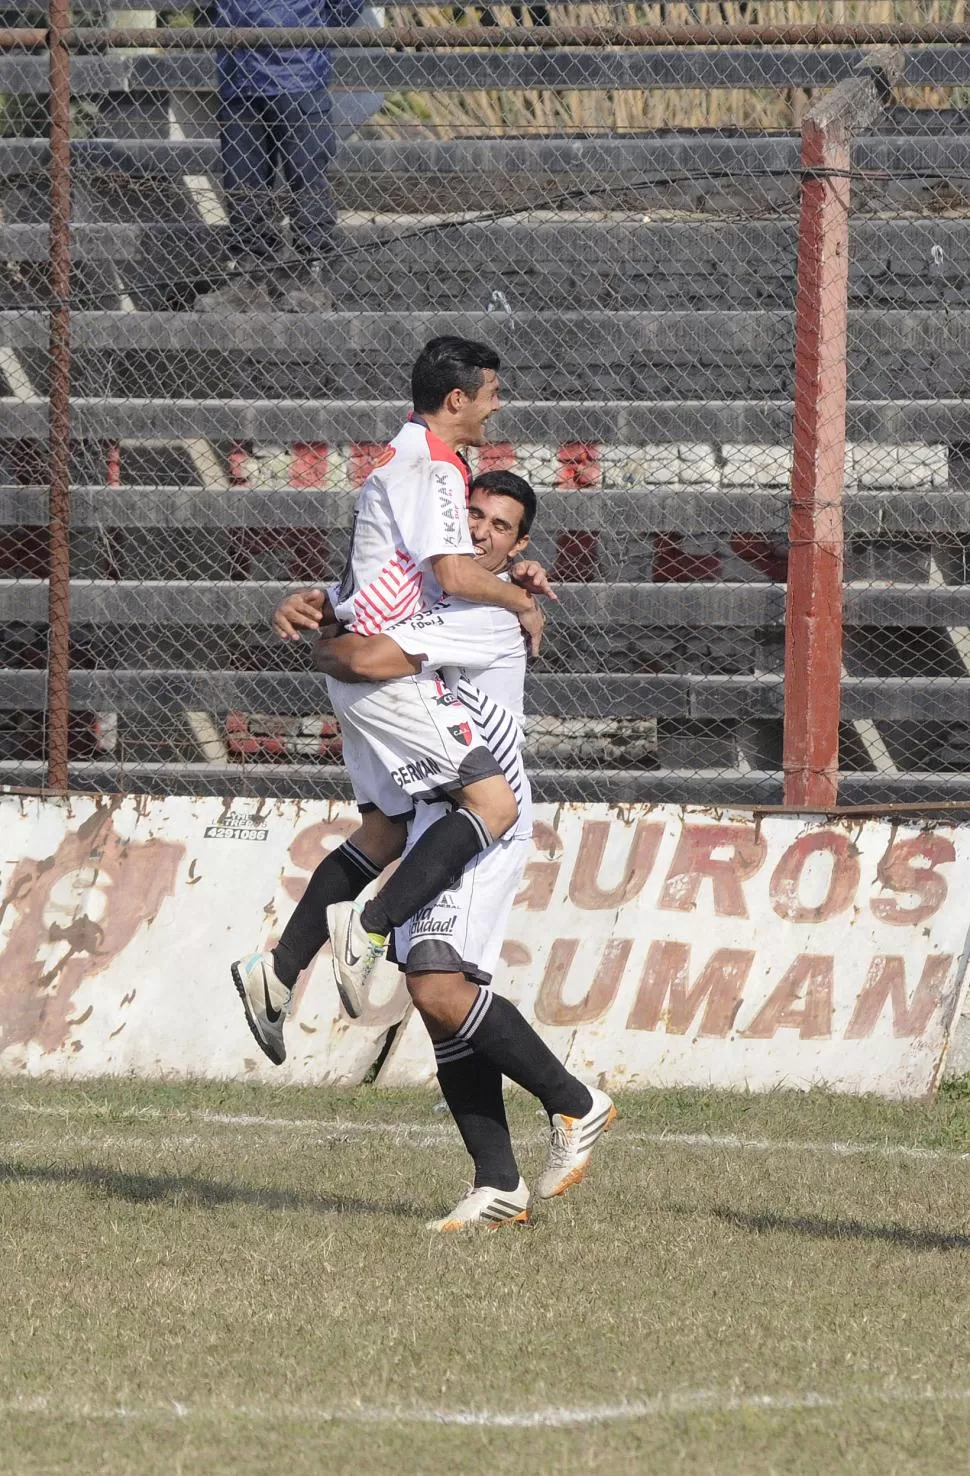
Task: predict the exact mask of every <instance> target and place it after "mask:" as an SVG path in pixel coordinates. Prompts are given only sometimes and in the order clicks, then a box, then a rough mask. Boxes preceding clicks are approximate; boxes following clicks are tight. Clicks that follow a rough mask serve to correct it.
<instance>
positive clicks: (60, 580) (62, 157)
mask: <svg viewBox="0 0 970 1476" xmlns="http://www.w3.org/2000/svg"><path fill="white" fill-rule="evenodd" d="M69 5H70V0H50V28H49V30H48V32H47V44H48V53H49V64H50V155H51V163H50V193H51V203H50V293H51V304H50V340H49V341H50V401H49V406H48V458H49V462H48V464H49V472H50V512H49V522H48V528H49V535H50V542H49V547H50V569H49V576H50V584H49V591H48V600H49V622H50V623H49V633H48V652H47V784H48V788H50V789H58V790H66V789H67V787H68V763H67V759H68V754H67V739H68V715H69V698H68V680H69V672H70V651H69V640H70V585H71V561H70V548H69V542H68V539H69V528H70V510H71V492H70V395H71V347H70V306H69V294H70V288H71V242H70V219H71V163H70V132H71V72H70V66H71V59H70V52H69V50H68V47H67V41H66V33H67V29H68V23H69V20H70V10H69Z"/></svg>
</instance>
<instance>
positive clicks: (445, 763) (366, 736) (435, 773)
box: [327, 672, 503, 816]
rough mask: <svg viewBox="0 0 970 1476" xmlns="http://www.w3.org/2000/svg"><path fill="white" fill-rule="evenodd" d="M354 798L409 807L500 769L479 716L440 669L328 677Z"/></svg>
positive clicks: (391, 808) (399, 809)
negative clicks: (372, 678)
mask: <svg viewBox="0 0 970 1476" xmlns="http://www.w3.org/2000/svg"><path fill="white" fill-rule="evenodd" d="M327 687H328V690H329V693H330V701H331V703H332V705H333V710H334V714H335V716H336V718H337V721H338V722H339V723H340V735H341V739H342V741H343V759H344V765H345V767H346V769H347V773H348V774H349V775H350V781H351V784H352V785H353V789H354V797H355V799H356V800H357V803H358V804H360V805H363V806H364V807H365V808H366V807H368V806H376V808H377V809H379V810H382V811H383V812H384V814H385V815H391V816H396V815H406V814H408V813H409V812H410V810H411V808H412V802H413V801H414V800H415V799H430V800H436V799H439V798H444V797H445V796H446V795H449V794H451V793H453V792H454V791H455V790H457V789H462V788H464V786H465V785H466V784H474V783H475V782H476V781H477V780H479V779H488V778H491V777H492V776H493V775H496V774H501V773H502V772H503V770H502V766H501V764H500V763H499V762H498V760H497V759H496V758H495V756H494V755H493V754H492V752H491V750H490V749H489V747H488V745H487V744H486V743H485V741H484V739H483V736H482V733H481V732H480V730H479V727H478V724H477V722H476V719H475V718H474V716H473V714H472V713H471V712H469V711H468V710H467V709H466V708H465V707H464V706H463V704H462V703H461V702H460V701H459V700H458V699H457V698H456V697H455V695H454V694H453V693H452V692H450V691H449V690H448V688H447V687H446V686H445V684H444V682H443V681H442V680H441V678H440V677H439V676H438V674H437V672H428V673H424V674H422V675H420V676H408V677H399V678H397V680H396V681H392V682H380V683H370V682H355V683H351V682H336V681H333V680H330V681H328V683H327Z"/></svg>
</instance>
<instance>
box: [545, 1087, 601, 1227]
mask: <svg viewBox="0 0 970 1476" xmlns="http://www.w3.org/2000/svg"><path fill="white" fill-rule="evenodd" d="M589 1092H590V1096H591V1097H592V1099H593V1105H592V1107H590V1109H589V1111H588V1112H587V1113H586V1115H585V1117H567V1116H566V1114H565V1113H564V1112H563V1113H560V1112H556V1113H554V1114H553V1119H552V1139H551V1141H550V1143H549V1153H548V1156H547V1158H546V1166H545V1169H544V1170H543V1172H542V1174H541V1175H540V1176H539V1181H538V1183H537V1184H536V1194H537V1195H538V1196H539V1198H540V1199H555V1198H556V1197H557V1196H558V1195H560V1194H565V1192H566V1190H567V1189H571V1188H572V1187H573V1185H574V1184H580V1183H582V1181H583V1179H584V1178H585V1175H586V1168H587V1165H588V1164H589V1160H590V1155H591V1154H592V1152H593V1149H594V1148H595V1147H596V1144H597V1143H598V1142H599V1140H600V1138H601V1137H602V1136H603V1134H604V1133H607V1132H609V1130H610V1128H611V1127H612V1126H613V1124H614V1122H616V1108H615V1107H614V1106H613V1103H612V1101H611V1100H610V1098H609V1097H608V1096H607V1095H606V1093H605V1092H601V1091H600V1090H599V1089H598V1087H590V1089H589Z"/></svg>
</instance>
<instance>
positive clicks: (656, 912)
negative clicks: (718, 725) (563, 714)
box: [0, 796, 970, 1096]
mask: <svg viewBox="0 0 970 1476" xmlns="http://www.w3.org/2000/svg"><path fill="white" fill-rule="evenodd" d="M355 824H356V819H355V811H354V810H353V808H352V807H351V806H347V805H339V804H333V805H328V804H326V803H323V802H313V803H301V802H299V801H285V802H278V801H253V800H242V799H238V800H220V799H189V798H175V799H172V798H168V799H146V798H140V797H127V798H122V797H104V796H90V797H87V796H82V797H72V798H70V799H40V798H27V797H18V796H5V797H2V798H0V1072H2V1073H3V1074H4V1075H7V1076H10V1075H16V1074H17V1073H21V1072H27V1073H31V1074H44V1073H51V1074H56V1075H61V1076H72V1077H78V1076H93V1075H101V1074H104V1073H128V1072H134V1073H139V1074H145V1075H153V1076H154V1075H177V1076H207V1077H242V1078H251V1079H255V1080H266V1081H291V1082H301V1083H312V1082H327V1083H346V1084H353V1083H356V1082H359V1081H360V1080H361V1079H362V1078H363V1077H364V1076H365V1075H366V1074H367V1072H368V1071H369V1070H370V1069H371V1068H372V1066H373V1064H374V1062H375V1061H376V1060H377V1058H378V1056H379V1054H380V1052H381V1049H382V1046H384V1043H385V1040H386V1037H387V1033H388V1030H389V1027H391V1026H392V1025H395V1024H397V1023H398V1022H402V1023H401V1025H400V1028H399V1029H398V1030H397V1032H396V1034H395V1036H394V1039H393V1044H392V1046H391V1048H390V1050H389V1051H388V1052H387V1053H386V1056H385V1059H384V1061H383V1064H382V1067H381V1070H380V1074H379V1077H378V1081H379V1082H381V1083H385V1084H388V1085H403V1084H415V1083H421V1082H425V1081H428V1080H430V1079H431V1077H432V1076H433V1070H434V1066H433V1057H432V1054H431V1050H430V1047H429V1045H428V1043H427V1040H426V1038H425V1035H424V1031H423V1027H422V1026H421V1023H420V1020H418V1019H417V1018H416V1017H415V1016H413V1014H409V1013H408V1001H407V994H406V990H405V989H404V985H403V980H402V979H401V977H400V976H399V975H398V973H397V971H396V969H394V968H393V967H392V966H391V965H389V964H388V965H385V966H383V967H382V968H381V970H380V971H379V975H378V977H377V979H376V980H375V983H374V985H373V988H372V991H371V1001H370V1005H369V1008H368V1010H367V1012H366V1014H365V1016H364V1018H363V1019H362V1020H360V1021H357V1022H352V1021H350V1020H348V1019H347V1017H346V1016H345V1015H343V1014H342V1013H341V1011H340V1007H339V1002H338V1000H337V997H336V992H335V990H334V988H333V985H332V981H331V977H330V961H329V955H328V953H326V952H325V953H323V954H321V955H320V957H319V958H318V959H317V961H316V963H315V965H314V966H313V967H312V968H311V969H310V970H308V971H307V973H306V974H305V975H304V976H303V977H302V979H301V981H300V983H299V985H298V987H297V991H296V995H295V1002H294V1009H293V1013H292V1017H291V1019H290V1021H289V1023H288V1025H287V1046H288V1053H289V1054H288V1060H287V1062H286V1064H285V1065H284V1066H283V1067H282V1068H275V1067H273V1066H272V1065H270V1063H269V1062H268V1061H266V1060H265V1058H264V1057H263V1056H262V1055H261V1054H260V1052H259V1051H258V1050H257V1049H256V1046H255V1043H254V1042H253V1040H252V1037H251V1036H250V1034H249V1032H248V1030H247V1028H246V1025H245V1022H244V1019H243V1016H242V1010H241V1007H240V1005H239V1001H238V999H237V997H236V994H235V991H234V989H233V986H232V983H231V980H230V976H229V968H228V965H229V962H230V960H232V959H233V958H236V957H239V956H240V955H242V954H244V953H248V952H250V951H252V950H253V949H255V948H257V947H263V946H267V945H268V944H271V942H272V940H273V939H274V938H275V937H278V935H279V932H280V931H281V928H282V926H283V924H284V923H285V921H286V918H287V916H288V915H289V911H290V910H291V908H292V907H293V905H294V903H295V901H296V899H297V898H298V897H299V895H300V893H301V891H302V888H303V886H304V885H305V882H306V880H307V878H308V876H309V875H310V873H311V872H312V870H313V868H314V866H315V865H316V864H317V862H318V861H319V860H320V859H321V857H322V856H323V855H324V854H325V853H326V851H327V850H329V849H330V848H331V847H333V846H335V845H339V844H340V842H341V840H342V839H343V838H344V837H345V836H347V835H349V834H350V833H351V832H352V830H353V829H354V827H355ZM968 863H970V828H945V827H932V826H930V827H927V826H902V825H891V824H890V823H888V822H883V821H866V822H860V821H853V822H851V823H850V822H846V821H840V822H831V821H822V820H806V819H805V818H804V817H798V816H776V815H771V816H767V817H761V818H759V817H758V816H757V815H751V814H749V813H744V812H740V811H719V812H713V811H708V810H689V811H688V810H681V809H679V808H676V807H673V806H657V807H646V806H634V807H630V808H622V809H621V808H618V807H616V806H606V805H576V806H569V805H563V806H552V805H547V806H539V807H538V811H537V824H536V830H535V839H534V848H533V854H532V857H531V859H530V861H529V864H528V866H527V869H526V874H525V879H524V882H523V885H522V888H521V891H520V893H519V896H518V898H517V900H516V905H515V909H514V911H513V913H512V918H511V923H510V927H509V933H508V938H507V940H506V943H505V948H504V953H503V966H502V969H501V971H500V973H499V974H498V975H497V977H496V980H495V984H496V987H497V988H498V989H500V990H501V991H502V992H503V993H504V994H506V995H508V996H509V997H510V998H511V999H513V1000H514V1001H515V1002H516V1003H517V1004H518V1005H519V1006H520V1008H522V1009H523V1010H524V1012H525V1013H526V1015H527V1016H528V1017H529V1018H530V1019H531V1020H533V1021H534V1023H535V1024H536V1026H537V1028H538V1029H539V1030H540V1031H541V1033H542V1034H543V1035H544V1036H545V1038H546V1039H547V1040H548V1041H549V1042H550V1044H551V1045H552V1047H553V1048H554V1049H555V1050H556V1051H557V1052H558V1053H560V1054H561V1055H562V1056H563V1057H565V1058H566V1059H567V1060H568V1062H569V1064H570V1065H571V1066H573V1068H574V1069H575V1070H577V1071H578V1072H579V1073H580V1074H581V1075H583V1076H584V1077H586V1078H587V1079H591V1080H592V1079H595V1080H599V1081H602V1082H603V1083H604V1084H606V1085H610V1086H614V1087H649V1086H674V1085H686V1086H716V1087H728V1088H750V1089H752V1090H765V1089H768V1088H771V1087H778V1086H784V1087H795V1088H804V1087H808V1086H811V1085H814V1084H824V1085H826V1086H829V1087H832V1088H834V1089H837V1090H842V1091H851V1092H866V1091H872V1092H879V1093H883V1094H885V1095H887V1096H920V1095H925V1094H926V1093H928V1092H931V1091H932V1090H933V1088H934V1086H935V1085H936V1083H937V1082H938V1080H939V1078H940V1076H941V1073H942V1070H943V1067H944V1062H945V1057H946V1052H947V1047H948V1043H949V1038H950V1034H951V1031H952V1028H953V1025H954V1022H955V1020H956V1019H957V1017H958V1015H959V1012H960V1009H961V1005H962V995H963V990H964V987H965V973H966V962H967V948H968V934H970V892H968V887H967V884H966V880H965V878H966V877H967V876H968V874H970V872H968Z"/></svg>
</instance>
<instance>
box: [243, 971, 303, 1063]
mask: <svg viewBox="0 0 970 1476" xmlns="http://www.w3.org/2000/svg"><path fill="white" fill-rule="evenodd" d="M232 979H233V983H234V984H235V986H236V991H237V993H238V995H239V998H240V999H241V1000H242V1002H243V1009H244V1010H245V1011H246V1023H247V1025H248V1026H249V1028H250V1030H251V1031H252V1032H253V1035H254V1036H255V1037H256V1044H257V1045H258V1046H259V1048H260V1050H261V1051H262V1052H263V1054H264V1056H268V1057H269V1059H270V1060H271V1061H272V1063H273V1065H274V1066H282V1064H283V1062H284V1061H285V1060H286V1046H285V1045H284V1044H283V1022H284V1020H285V1019H286V1016H287V1014H288V1012H289V1008H290V998H291V996H292V994H293V991H292V989H290V988H288V987H287V985H286V984H284V983H283V982H282V981H281V980H280V979H278V978H277V977H276V970H275V969H274V967H273V955H272V954H271V953H253V954H251V955H250V956H249V958H240V959H237V960H236V962H235V963H234V964H233V965H232Z"/></svg>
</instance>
